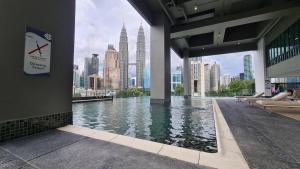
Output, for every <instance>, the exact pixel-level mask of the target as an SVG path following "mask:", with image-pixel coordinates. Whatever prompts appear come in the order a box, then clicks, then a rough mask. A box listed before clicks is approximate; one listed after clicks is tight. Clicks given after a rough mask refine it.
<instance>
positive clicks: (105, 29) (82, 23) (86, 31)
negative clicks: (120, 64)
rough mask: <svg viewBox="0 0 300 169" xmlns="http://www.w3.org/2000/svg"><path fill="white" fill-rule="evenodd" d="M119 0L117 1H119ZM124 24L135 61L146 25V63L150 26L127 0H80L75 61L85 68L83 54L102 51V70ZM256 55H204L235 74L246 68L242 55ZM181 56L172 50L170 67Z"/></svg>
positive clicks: (224, 72)
mask: <svg viewBox="0 0 300 169" xmlns="http://www.w3.org/2000/svg"><path fill="white" fill-rule="evenodd" d="M116 4H118V5H116ZM123 24H125V27H126V30H127V36H128V49H129V62H130V63H134V62H135V53H136V41H137V33H138V28H139V26H140V24H142V25H143V28H144V32H145V38H146V65H148V67H149V63H150V61H149V60H150V26H149V25H148V23H147V22H146V21H145V20H144V19H143V18H142V17H141V16H140V15H139V13H138V12H137V11H136V10H135V9H134V8H133V7H132V6H131V5H130V4H129V3H128V2H127V0H110V1H107V0H100V1H99V0H77V1H76V20H75V50H74V55H75V57H74V64H76V65H79V68H80V70H83V65H84V58H85V57H91V56H92V54H93V53H97V54H99V56H98V57H99V60H100V69H99V70H100V71H101V72H100V74H101V73H102V69H103V60H104V56H105V51H106V49H107V46H108V44H113V45H114V47H115V49H117V50H118V49H119V38H120V32H121V28H122V25H123ZM246 54H250V55H252V56H253V55H255V54H256V52H255V51H250V52H241V53H232V54H225V55H216V56H208V57H204V59H203V60H204V61H205V63H214V62H217V63H218V64H220V65H221V74H230V75H236V74H238V73H240V72H243V56H244V55H246ZM182 64H183V60H182V59H180V58H179V57H178V56H177V55H176V54H175V53H174V52H173V51H172V50H171V67H172V69H174V68H175V67H176V66H179V65H182ZM129 72H130V76H134V74H135V68H134V67H132V66H131V67H130V68H129Z"/></svg>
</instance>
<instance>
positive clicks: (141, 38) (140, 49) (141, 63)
mask: <svg viewBox="0 0 300 169" xmlns="http://www.w3.org/2000/svg"><path fill="white" fill-rule="evenodd" d="M145 48H146V47H145V34H144V29H143V26H142V24H141V25H140V28H139V32H138V36H137V43H136V86H137V87H143V86H144V68H145V62H146V60H145V56H146V52H145V50H146V49H145Z"/></svg>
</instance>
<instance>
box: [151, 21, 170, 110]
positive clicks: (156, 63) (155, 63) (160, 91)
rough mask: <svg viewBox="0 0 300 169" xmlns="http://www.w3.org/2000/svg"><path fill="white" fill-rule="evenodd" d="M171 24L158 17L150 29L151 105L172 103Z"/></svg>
mask: <svg viewBox="0 0 300 169" xmlns="http://www.w3.org/2000/svg"><path fill="white" fill-rule="evenodd" d="M170 64H171V62H170V24H169V21H168V20H167V19H166V18H165V17H158V18H157V20H156V23H154V24H153V25H152V26H151V28H150V65H151V68H150V71H151V88H150V90H151V101H150V102H151V104H152V103H159V104H169V103H170V102H171V67H170Z"/></svg>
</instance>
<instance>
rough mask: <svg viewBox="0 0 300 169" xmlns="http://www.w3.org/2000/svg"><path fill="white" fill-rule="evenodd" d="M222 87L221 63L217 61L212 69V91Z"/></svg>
mask: <svg viewBox="0 0 300 169" xmlns="http://www.w3.org/2000/svg"><path fill="white" fill-rule="evenodd" d="M219 87H220V65H219V64H217V63H216V62H215V63H214V64H213V65H212V66H211V69H210V89H211V91H218V90H219Z"/></svg>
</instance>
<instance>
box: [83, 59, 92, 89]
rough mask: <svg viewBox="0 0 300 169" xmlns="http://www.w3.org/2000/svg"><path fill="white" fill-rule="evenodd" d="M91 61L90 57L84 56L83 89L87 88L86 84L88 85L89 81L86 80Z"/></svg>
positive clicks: (89, 72)
mask: <svg viewBox="0 0 300 169" xmlns="http://www.w3.org/2000/svg"><path fill="white" fill-rule="evenodd" d="M91 63H92V60H91V58H88V57H86V58H84V77H83V78H84V88H85V89H88V86H89V84H88V83H89V81H88V76H89V75H91V66H90V65H91Z"/></svg>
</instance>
